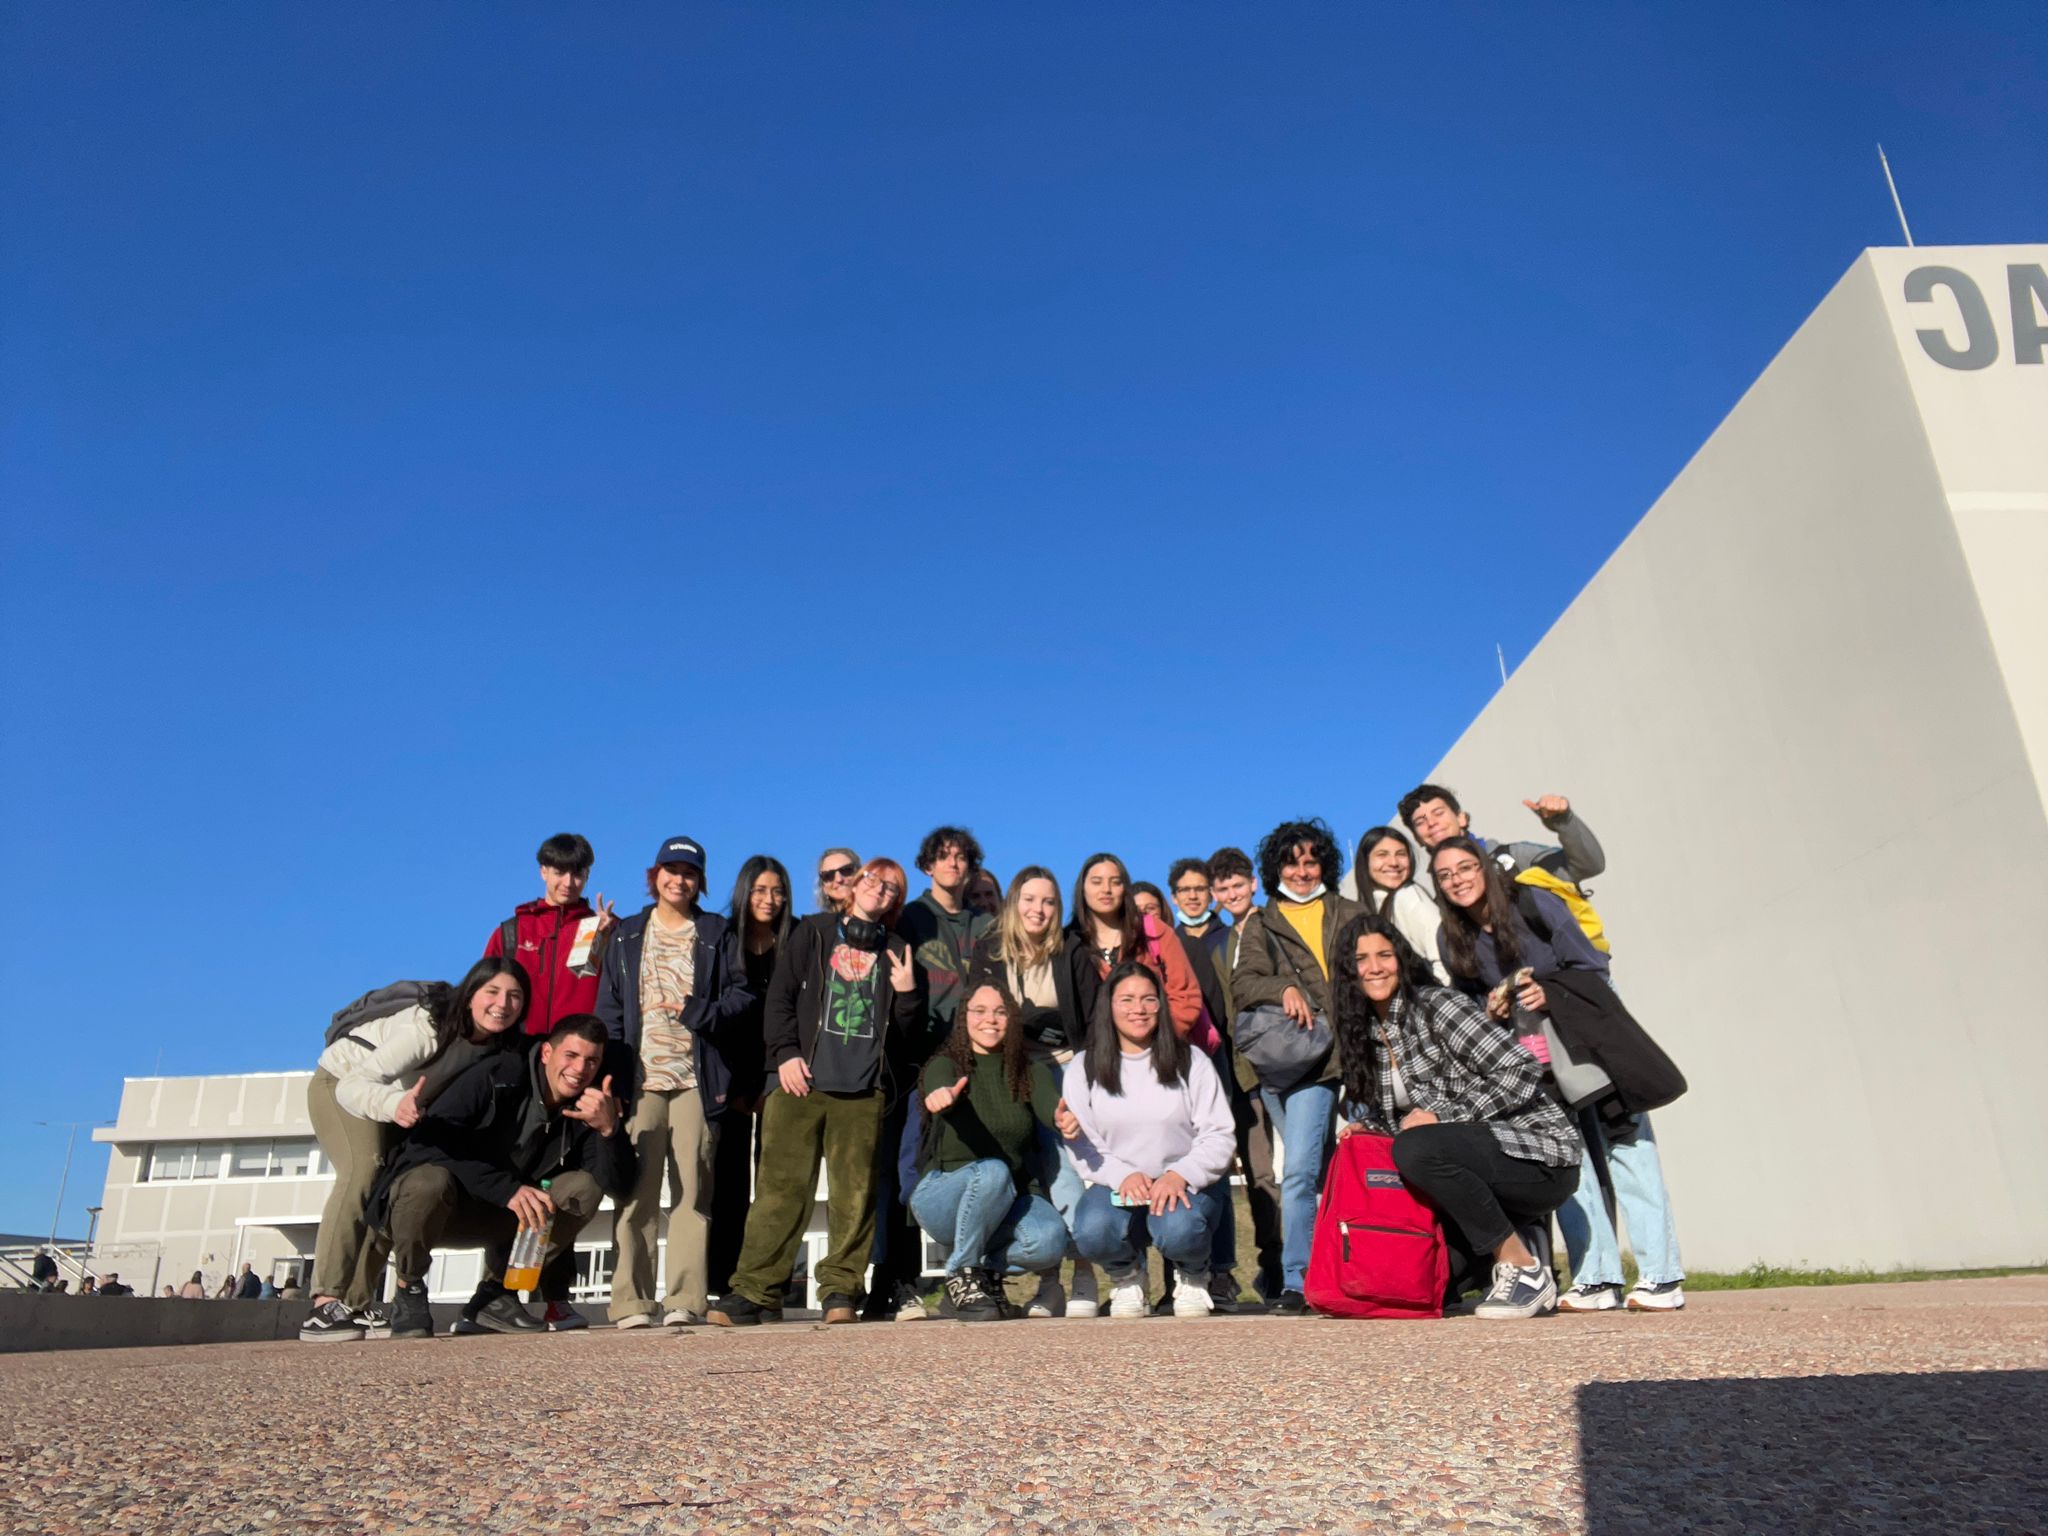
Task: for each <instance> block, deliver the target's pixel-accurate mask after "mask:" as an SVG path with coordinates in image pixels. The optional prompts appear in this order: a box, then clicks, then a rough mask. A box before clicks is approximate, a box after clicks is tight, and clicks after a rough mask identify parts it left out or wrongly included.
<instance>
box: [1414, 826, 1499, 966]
mask: <svg viewBox="0 0 2048 1536" xmlns="http://www.w3.org/2000/svg"><path fill="white" fill-rule="evenodd" d="M1452 852H1457V853H1469V854H1471V855H1472V857H1473V858H1475V859H1477V860H1478V861H1479V873H1480V875H1481V877H1482V878H1483V879H1484V880H1485V881H1486V894H1485V895H1484V896H1483V897H1481V898H1480V900H1479V902H1478V904H1477V905H1476V906H1473V907H1461V906H1459V905H1457V904H1456V903H1455V902H1453V901H1452V900H1451V898H1450V897H1448V896H1446V895H1445V894H1444V888H1443V885H1442V883H1441V882H1438V884H1437V888H1436V909H1437V911H1438V912H1439V913H1440V914H1441V915H1442V917H1443V920H1444V941H1443V951H1442V959H1443V962H1444V969H1446V970H1448V971H1449V972H1450V973H1451V974H1452V975H1453V976H1461V977H1464V978H1465V979H1466V980H1468V981H1478V980H1480V979H1481V978H1480V975H1479V933H1480V930H1481V929H1482V928H1485V929H1489V930H1491V931H1492V934H1493V948H1494V953H1495V954H1497V955H1499V956H1500V973H1501V975H1503V976H1510V975H1513V974H1514V973H1515V972H1516V971H1518V970H1520V969H1521V966H1522V944H1521V939H1520V937H1519V936H1518V935H1517V934H1516V932H1515V917H1516V912H1515V893H1514V890H1513V888H1512V887H1511V886H1510V885H1509V884H1508V875H1507V871H1506V870H1504V869H1502V868H1501V867H1500V865H1499V864H1497V863H1495V862H1494V858H1493V855H1492V854H1490V853H1488V852H1487V851H1486V850H1485V849H1484V848H1482V847H1480V846H1479V844H1478V843H1477V842H1475V841H1473V840H1472V839H1471V838H1469V837H1447V838H1445V839H1444V840H1443V841H1442V842H1440V843H1438V844H1437V845H1436V847H1434V848H1432V849H1431V850H1430V853H1429V874H1430V878H1431V879H1432V880H1435V879H1436V864H1437V860H1438V859H1441V858H1442V857H1443V856H1444V855H1445V854H1447V853H1452Z"/></svg>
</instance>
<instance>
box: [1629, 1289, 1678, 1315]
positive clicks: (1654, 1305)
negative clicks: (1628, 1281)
mask: <svg viewBox="0 0 2048 1536" xmlns="http://www.w3.org/2000/svg"><path fill="white" fill-rule="evenodd" d="M1623 1305H1624V1306H1626V1307H1627V1308H1628V1310H1629V1311H1631V1312H1683V1311H1684V1310H1685V1298H1684V1297H1683V1296H1648V1297H1643V1298H1641V1299H1638V1298H1637V1297H1636V1295H1635V1293H1634V1292H1630V1293H1629V1298H1628V1300H1627V1301H1626V1302H1624V1303H1623Z"/></svg>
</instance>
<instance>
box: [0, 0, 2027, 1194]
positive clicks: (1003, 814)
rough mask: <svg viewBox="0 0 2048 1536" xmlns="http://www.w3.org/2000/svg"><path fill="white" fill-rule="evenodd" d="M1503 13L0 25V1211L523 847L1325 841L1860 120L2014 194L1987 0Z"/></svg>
mask: <svg viewBox="0 0 2048 1536" xmlns="http://www.w3.org/2000/svg"><path fill="white" fill-rule="evenodd" d="M1562 14H1563V13H1560V12H1558V11H1556V10H1555V9H1541V8H1538V9H1531V8H1527V7H1515V6H1499V7H1493V8H1489V9H1485V10H1481V9H1475V8H1464V9H1457V8H1439V7H1398V6H1340V5H1327V4H1318V5H1288V4H1277V5H1269V6H1261V7H1246V6H1244V5H1241V4H1230V5H1206V4H1173V5H1164V4H1126V5H1113V6H1111V5H1101V4H1093V3H1090V4H1057V3H1054V4H1033V5H1029V6H1025V5H974V6H938V5H916V6H913V5H857V4H847V5H811V6H785V5H770V4H745V5H711V4H692V5H687V6H684V5H669V4H659V5H654V4H648V5H612V6H603V7H580V6H579V7H569V6H536V5H499V4H493V5H489V6H483V5H469V4H457V3H439V4H435V5H431V6H370V7H362V6H338V5H336V6H310V5H276V4H270V3H265V4H253V5H240V6H236V5H226V4H222V5H209V6H167V5H124V6H105V5H97V4H89V3H75V0H64V3H55V0H47V3H33V4H22V5H12V6H9V7H7V8H6V10H5V12H4V13H0V60H4V62H0V71H4V73H0V85H4V90H0V197H4V207H5V209H6V225H7V233H6V237H5V239H4V240H0V433H4V437H0V449H4V457H0V505H4V534H0V537H4V546H0V556H4V582H5V587H4V606H0V611H4V614H5V623H6V641H7V653H8V665H7V669H6V696H5V701H4V721H5V728H6V742H7V749H6V751H5V754H4V757H0V762H4V769H0V773H4V780H0V787H4V792H5V803H6V805H7V807H8V812H9V820H10V829H9V834H10V835H9V845H10V848H9V854H10V857H9V859H8V868H9V873H10V876H11V879H10V882H9V883H10V885H11V887H12V891H13V897H12V900H11V901H10V903H9V912H10V921H9V925H8V927H9V934H8V943H7V945H6V947H5V949H4V951H0V965H4V967H5V975H4V985H0V997H4V999H5V1009H6V1025H5V1028H6V1033H7V1036H8V1039H9V1041H10V1043H11V1045H12V1046H13V1050H12V1060H13V1061H14V1062H15V1064H16V1073H17V1080H16V1083H15V1091H14V1098H15V1102H16V1105H17V1106H18V1107H17V1109H16V1111H15V1112H14V1113H13V1114H11V1115H9V1116H8V1117H7V1118H6V1120H5V1122H4V1123H0V1157H4V1159H5V1161H6V1164H7V1166H8V1168H9V1170H10V1176H9V1177H8V1179H7V1180H5V1181H4V1183H0V1230H29V1231H34V1230H38V1229H46V1228H47V1227H48V1224H49V1221H50V1215H51V1206H52V1202H53V1200H54V1197H55V1193H56V1183H57V1174H58V1168H59V1165H60V1163H61V1160H62V1155H63V1142H64V1135H63V1132H62V1131H60V1130H50V1129H42V1128H38V1127H36V1126H35V1125H33V1124H32V1123H31V1122H32V1121H34V1120H36V1119H50V1120H74V1119H75V1120H85V1121H98V1120H106V1119H109V1118H111V1117H112V1115H113V1114H114V1112H115V1108H116V1106H117V1103H118V1099H119V1094H120V1080H121V1078H122V1076H123V1075H125V1074H147V1073H150V1072H152V1071H154V1070H159V1069H160V1070H161V1071H163V1072H167V1073H197V1072H232V1071H241V1070H253V1069H281V1068H292V1067H303V1066H307V1065H310V1063H311V1062H312V1060H313V1058H314V1056H315V1054H316V1053H317V1050H318V1047H319V1043H320V1035H321V1029H322V1027H323V1024H324V1022H325V1019H326V1017H327V1015H328V1013H329V1012H330V1011H331V1010H332V1009H334V1008H335V1007H336V1006H337V1005H338V1004H340V1003H341V1002H343V1001H345V1000H346V999H348V998H349V997H352V996H354V995H355V994H357V993H359V992H361V991H362V990H364V989H365V988H367V987H369V986H372V985H376V984H379V983H382V982H384V981H388V980H390V979H392V978H394V977H400V976H423V975H456V974H459V973H460V972H461V970H462V969H463V968H464V966H465V965H466V964H467V962H468V961H469V960H470V959H471V958H472V957H473V956H474V955H475V954H476V953H477V952H478V951H479V949H480V947H481V945H482V943H483V941H484V938H485V936H486V934H487V932H488V931H489V929H490V927H491V925H492V924H493V923H495V922H496V921H497V920H498V919H499V918H500V917H501V916H502V915H503V914H504V913H506V912H507V911H508V910H509V909H510V907H511V906H512V905H513V904H514V903H515V902H517V901H520V900H523V899H525V898H527V897H528V896H530V895H532V894H536V886H535V879H534V869H533V865H532V863H531V854H532V851H533V849H534V847H535V846H536V844H537V843H538V842H539V841H540V839H541V838H542V837H543V836H545V835H546V834H548V833H550V832H553V831H556V830H558V829H562V828H573V829H576V830H580V831H582V832H584V833H585V834H587V835H588V836H589V837H590V838H591V839H592V840H593V841H594V842H595V843H596V845H597V848H598V854H599V862H598V867H597V873H596V879H595V881H594V882H593V884H594V887H595V888H598V889H602V890H604V891H606V892H608V893H611V894H613V895H615V896H618V897H621V898H630V899H629V900H622V901H621V905H622V906H626V907H631V906H635V905H638V896H639V891H638V887H639V872H640V870H641V869H642V867H643V866H644V865H645V863H646V862H647V859H648V857H649V855H650V854H651V853H652V851H653V850H654V848H655V847H656V846H657V844H658V843H659V841H660V840H661V839H662V838H663V837H664V836H666V835H668V834H671V833H677V832H683V833H688V834H690V835H693V836H695V837H698V838H700V839H702V840H703V841H704V842H705V844H706V845H707V847H708V848H709V850H710V853H711V857H712V862H713V869H712V881H713V886H714V889H715V890H717V891H718V892H719V893H720V895H721V896H722V894H723V891H724V889H725V887H726V885H727V883H728V882H729V881H730V879H731V877H732V874H733V872H734V870H735V868H736V866H737V865H738V864H739V862H740V861H741V859H742V858H744V857H745V856H746V855H747V854H749V853H752V852H755V851H757V850H765V851H771V852H774V853H776V854H778V855H780V856H781V857H782V858H784V859H785V860H787V861H788V862H790V863H791V864H792V865H795V866H798V867H800V868H808V867H809V861H810V860H811V859H812V858H813V857H814V855H815V854H816V852H817V850H818V849H819V848H820V847H822V846H823V845H825V844H827V843H829V842H850V843H852V844H854V845H855V846H857V847H858V848H859V849H860V850H861V851H862V852H863V853H878V852H888V853H892V854H894V855H896V856H897V857H899V858H902V859H904V860H905V861H906V862H907V861H908V858H909V855H910V854H911V852H912V851H913V850H914V848H915V844H916V839H917V837H918V835H919V833H920V832H921V831H922V830H923V829H924V828H925V827H927V826H928V825H930V824H932V823H934V822H935V821H939V820H956V819H957V820H963V821H965V822H967V823H968V824H970V825H972V826H973V827H974V828H975V829H976V830H977V831H978V832H979V834H980V835H981V837H982V839H983V840H984V842H985V843H986V844H987V847H988V850H989V855H990V860H991V862H992V864H993V865H994V866H995V867H996V868H997V869H998V870H999V871H1000V872H1002V873H1004V874H1007V873H1008V872H1010V871H1011V870H1014V869H1015V868H1016V867H1017V866H1018V865H1019V864H1020V863H1022V862H1026V861H1031V860H1036V861H1042V862H1046V863H1049V864H1052V865H1053V866H1054V867H1056V868H1058V869H1059V870H1060V871H1061V872H1062V873H1063V874H1069V873H1070V872H1071V871H1072V869H1073V867H1074V865H1075V864H1076V862H1077V861H1078V859H1079V858H1080V857H1081V856H1082V855H1083V854H1085V853H1086V852H1087V851H1089V850H1090V849H1093V848H1095V847H1110V848H1114V849H1116V850H1118V851H1120V852H1121V853H1123V854H1124V855H1125V856H1126V857H1127V858H1128V859H1129V860H1130V861H1131V862H1132V863H1133V864H1134V865H1135V866H1137V867H1138V868H1139V869H1140V870H1141V871H1142V872H1143V873H1145V874H1148V875H1150V876H1152V877H1153V878H1158V877H1159V876H1160V875H1162V874H1163V872H1164V865H1165V862H1166V861H1167V860H1168V859H1169V858H1171V857H1172V856H1174V855H1176V854H1179V853H1182V852H1187V851H1196V850H1203V851H1205V850H1207V849H1209V848H1212V847H1214V846H1215V845H1217V844H1219V843H1222V842H1225V841H1235V842H1240V843H1245V844H1247V845H1249V843H1250V842H1251V841H1252V840H1254V839H1256V838H1257V837H1258V835H1259V834H1260V832H1261V831H1262V830H1263V829H1264V828H1265V827H1266V826H1267V825H1269V824H1270V823H1271V822H1273V821H1274V820H1276V819H1278V818H1280V817H1282V816H1285V815H1288V814H1292V813H1296V812H1312V813H1318V814H1321V815H1324V816H1326V817H1328V818H1329V819H1330V820H1331V821H1332V822H1333V823H1334V824H1335V826H1336V827H1337V829H1338V831H1339V832H1340V834H1342V835H1344V836H1345V837H1346V838H1349V837H1353V836H1355V835H1356V834H1357V833H1358V832H1359V831H1360V830H1361V829H1362V827H1363V826H1364V825H1366V824H1367V823H1368V821H1369V820H1370V819H1372V818H1373V816H1374V813H1375V812H1376V811H1377V810H1378V809H1379V808H1382V807H1384V806H1386V805H1387V804H1389V803H1390V801H1391V799H1392V798H1393V796H1395V795H1396V794H1397V793H1398V792H1399V791H1400V790H1401V789H1402V788H1404V787H1406V785H1408V784H1409V783H1411V782H1413V781H1414V780H1415V779H1416V778H1417V777H1418V776H1419V775H1421V774H1422V773H1424V772H1425V771H1426V770H1427V769H1428V768H1430V767H1431V766H1432V765H1433V764H1434V762H1435V761H1436V760H1437V758H1438V756H1439V754H1440V753H1441V752H1442V751H1443V750H1444V748H1445V747H1446V746H1448V744H1449V743H1450V742H1451V741H1452V740H1453V739H1454V738H1455V737H1456V735H1457V733H1458V732H1459V730H1460V729H1462V727H1463V726H1464V725H1465V723H1466V722H1467V721H1468V720H1469V719H1470V718H1471V716H1472V715H1473V714H1474V713H1475V712H1476V711H1477V710H1478V709H1479V708H1480V706H1481V705H1483V704H1484V702H1485V701H1486V699H1487V697H1488V696H1489V694H1490V693H1491V691H1492V689H1493V688H1494V686H1495V684H1496V680H1497V673H1496V669H1495V662H1494V651H1493V647H1494V644H1495V642H1496V641H1498V642H1499V643H1500V644H1502V645H1503V646H1504V647H1505V648H1506V652H1507V655H1508V658H1509V660H1510V662H1511V663H1512V662H1513V661H1514V660H1515V659H1516V658H1518V657H1519V656H1521V655H1523V654H1525V653H1526V652H1527V651H1528V650H1529V648H1530V647H1531V646H1532V645H1533V644H1534V643H1535V642H1536V640H1537V639H1538V637H1540V635H1541V634H1542V632H1543V630H1544V629H1545V627H1546V626H1547V625H1548V624H1549V623H1550V622H1551V621H1552V620H1553V619H1554V618H1555V617H1556V615H1557V613H1558V612H1559V611H1560V610H1561V609H1562V608H1563V607H1564V606H1565V604H1566V603H1567V602H1568V601H1569V600H1570V599H1571V597H1572V595H1573V594H1574V593H1575V592H1576V591H1577V590H1578V588H1579V587H1580V586H1581V585H1582V584H1583V583H1584V582H1585V581H1586V579H1587V578H1588V577H1589V576H1590V575H1591V574H1592V572H1593V571H1594V570H1595V568H1596V567H1597V566H1598V565H1599V563H1600V562H1601V561H1602V560H1603V559H1604V558H1605V557H1606V555H1607V554H1608V553H1609V551H1610V550H1611V549H1612V548H1613V546H1614V545H1615V543H1616V542H1617V541H1618V540H1619V539H1620V538H1621V536H1622V535H1623V534H1624V533H1625V532H1626V531H1627V529H1628V528H1629V527H1630V525H1631V524H1632V523H1633V522H1634V520H1635V519H1636V518H1637V517H1638V516H1640V515H1641V513H1642V512H1643V510H1644V509H1645V508H1646V507H1647V506H1648V505H1649V503H1650V502H1651V501H1652V500H1653V499H1654V497H1655V496H1656V494H1657V493H1658V492H1659V491H1660V490H1661V489H1662V488H1663V487H1664V485H1665V484H1667V483H1668V482H1669V481H1670V479H1671V478H1672V477H1673V476H1674V475H1675V474H1676V472H1677V471H1678V469H1679V468H1680V467H1681V466H1682V464H1683V463H1684V461H1685V459H1686V458H1687V456H1688V455H1689V454H1690V453H1691V452H1692V451H1693V450H1694V449H1695V448H1696V447H1697V446H1698V444H1699V443H1700V442H1701V441H1702V440H1703V439H1704V438H1705V436H1706V435H1707V434H1708V432H1710V431H1711V430H1712V428H1713V427H1714V425H1715V424H1716V423H1717V422H1718V421H1719V420H1720V418H1721V416H1722V415H1723V414H1724V413H1725V412H1726V410H1727V409H1728V407H1729V406H1730V405H1731V404H1732V403H1733V402H1734V400H1735V399H1736V397H1737V396H1738V395H1739V394H1740V392H1741V391H1742V389H1743V388H1744V387H1745V386H1746V385H1747V384H1748V383H1749V382H1750V380H1751V379H1753V378H1754V377H1755V375H1756V374H1757V373H1758V371H1759V370H1760V369H1761V368H1762V367H1763V365H1764V364H1765V363H1766V362H1767V361H1768V360H1769V358H1770V356H1771V354H1772V353H1773V352H1774V351H1775V349H1776V348H1777V347H1778V346H1779V345H1780V344H1781V343H1782V342H1783V341H1784V340H1785V338H1786V337H1787V336H1788V335H1789V334H1790V333H1791V332H1792V330H1793V329H1794V328H1795V327H1796V326H1797V324H1798V323H1799V321H1800V320H1801V319H1802V318H1803V317H1804V316H1805V314H1806V313H1807V312H1808V311H1809V310H1810V309H1811V308H1812V307H1813V306H1814V305H1815V304H1816V303H1817V302H1818V301H1819V300H1820V298H1821V296H1822V295H1823V294H1824V293H1825V291H1826V290H1827V288H1828V287H1829V285H1830V284H1832V283H1833V282H1834V280H1835V279H1836V278H1837V277H1838V276H1839V275H1840V273H1841V272H1842V271H1843V269H1844V268H1846V267H1847V266H1848V264H1849V263H1850V262H1851V261H1852V260H1853V259H1854V258H1855V255H1856V253H1857V251H1858V250H1859V249H1861V248H1862V247H1864V246H1866V245H1872V244H1890V243H1894V242H1895V241H1896V240H1897V228H1896V225H1895V223H1894V221H1893V216H1892V211H1891V206H1890V203H1889V201H1888V200H1887V198H1886V196H1885V193H1884V190H1883V186H1882V183H1881V181H1880V180H1879V176H1878V171H1877V165H1876V158H1875V154H1874V152H1873V150H1872V144H1873V143H1874V142H1875V141H1877V140H1880V139H1882V140H1883V141H1885V143H1886V145H1887V147H1888V148H1889V150H1890V151H1891V154H1892V159H1893V164H1894V167H1895V168H1896V170H1897V172H1898V175H1899V178H1900V182H1901V185H1902V188H1903V190H1904V193H1905V196H1906V199H1907V208H1908V212H1909V214H1910V215H1911V217H1912V218H1913V221H1914V228H1915V233H1916V234H1917V235H1918V236H1919V237H1920V239H1921V240H1922V242H1923V243H1930V242H1956V243H1969V242H1988V241H2005V240H2020V239H2038V238H2040V237H2041V236H2042V234H2043V232H2044V229H2048V218H2044V215H2048V191H2044V187H2048V182H2044V178H2043V176H2042V174H2041V167H2042V160H2043V153H2044V150H2048V27H2044V26H2043V24H2042V13H2041V9H2040V7H2039V5H2038V4H2036V3H2029V4H2005V5H1996V4H1987V5H1976V6H1971V7H1965V8H1952V7H1937V6H1933V5H1922V6H1897V5H1880V6H1873V7H1868V8H1863V9H1859V10H1858V11H1856V12H1855V13H1853V14H1851V13H1849V12H1846V11H1844V10H1842V9H1841V8H1840V7H1826V6H1808V7H1783V6H1776V5H1772V6H1746V7H1743V6H1736V7H1731V6H1714V7H1707V6H1698V7H1690V8H1686V9H1684V10H1682V11H1680V10H1677V9H1675V8H1667V7H1642V6H1635V5H1629V6H1616V7H1612V8H1609V9H1606V10H1604V11H1596V10H1594V9H1592V8H1590V7H1577V8H1574V14H1573V16H1572V18H1571V20H1570V21H1569V22H1566V21H1564V20H1562V19H1561V17H1562ZM1532 789H1564V790H1567V791H1568V790H1569V789H1570V785H1569V784H1565V785H1541V786H1532ZM1611 851H1612V852H1614V853H1615V854H1616V856H1617V857H1626V856H1627V854H1628V850H1626V849H1615V850H1611ZM103 1166H104V1157H103V1154H101V1153H100V1152H99V1151H97V1149H94V1150H93V1151H91V1152H90V1154H89V1155H81V1156H80V1158H79V1160H78V1164H77V1166H76V1167H74V1169H73V1173H72V1182H71V1194H70V1197H69V1198H68V1200H67V1201H66V1205H65V1213H66V1214H65V1223H64V1224H65V1226H66V1228H67V1229H74V1230H76V1229H82V1228H83V1226H84V1216H83V1209H84V1207H85V1206H86V1205H87V1204H90V1203H95V1202H96V1200H97V1197H98V1193H99V1189H100V1180H101V1177H102V1170H103Z"/></svg>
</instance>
